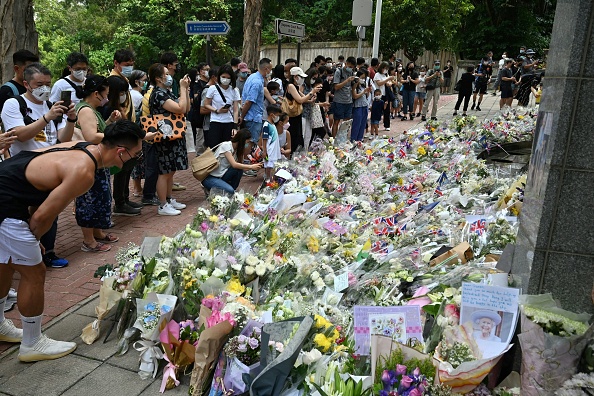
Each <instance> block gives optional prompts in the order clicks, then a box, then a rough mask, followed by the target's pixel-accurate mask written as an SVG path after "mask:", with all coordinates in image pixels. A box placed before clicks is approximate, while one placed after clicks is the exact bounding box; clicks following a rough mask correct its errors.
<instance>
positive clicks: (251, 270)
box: [245, 265, 255, 275]
mask: <svg viewBox="0 0 594 396" xmlns="http://www.w3.org/2000/svg"><path fill="white" fill-rule="evenodd" d="M254 272H255V269H254V267H252V266H250V265H248V266H246V267H245V274H246V275H252V274H253V273H254Z"/></svg>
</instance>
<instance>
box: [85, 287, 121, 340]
mask: <svg viewBox="0 0 594 396" xmlns="http://www.w3.org/2000/svg"><path fill="white" fill-rule="evenodd" d="M115 280H116V278H113V277H109V278H105V279H104V280H103V283H102V284H101V288H100V289H99V304H98V305H97V306H96V307H95V313H96V314H97V319H95V320H94V321H93V322H92V323H89V324H88V325H87V326H85V328H84V329H83V330H82V334H81V335H80V338H81V339H82V340H83V342H84V343H85V344H88V345H91V344H92V343H93V342H95V340H97V338H99V334H100V333H101V320H102V319H103V318H104V317H105V316H106V315H107V314H109V312H110V311H111V309H112V308H113V307H115V306H116V304H117V303H118V302H119V301H120V300H121V299H122V295H123V293H122V292H120V291H117V290H114V288H113V284H114V282H115Z"/></svg>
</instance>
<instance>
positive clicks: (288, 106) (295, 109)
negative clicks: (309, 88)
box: [281, 87, 303, 117]
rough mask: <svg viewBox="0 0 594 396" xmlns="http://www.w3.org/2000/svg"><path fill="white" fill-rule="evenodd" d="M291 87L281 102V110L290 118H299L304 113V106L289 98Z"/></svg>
mask: <svg viewBox="0 0 594 396" xmlns="http://www.w3.org/2000/svg"><path fill="white" fill-rule="evenodd" d="M288 91H289V87H287V92H285V96H284V97H283V100H282V101H281V110H282V111H283V113H287V115H288V116H289V117H297V116H300V115H301V114H302V113H303V105H302V104H301V103H298V102H297V101H296V100H295V99H291V100H290V99H289V98H287V95H289V92H288Z"/></svg>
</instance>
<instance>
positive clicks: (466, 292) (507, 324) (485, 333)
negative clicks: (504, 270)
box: [460, 283, 520, 358]
mask: <svg viewBox="0 0 594 396" xmlns="http://www.w3.org/2000/svg"><path fill="white" fill-rule="evenodd" d="M519 295H520V290H519V289H515V288H511V287H500V286H489V285H486V284H482V283H463V284H462V306H461V309H460V323H462V324H465V323H469V322H470V325H471V326H472V329H473V330H472V336H473V338H474V340H475V341H476V343H477V345H478V346H479V349H480V350H481V352H482V354H483V358H490V357H493V356H497V355H499V354H501V353H502V351H504V350H505V349H506V348H507V346H508V345H509V343H510V341H511V339H512V337H513V335H514V332H515V329H516V323H517V319H518V297H519Z"/></svg>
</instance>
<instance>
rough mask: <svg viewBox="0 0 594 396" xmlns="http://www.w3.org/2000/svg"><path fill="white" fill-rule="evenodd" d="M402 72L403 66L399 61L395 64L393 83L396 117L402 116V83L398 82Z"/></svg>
mask: <svg viewBox="0 0 594 396" xmlns="http://www.w3.org/2000/svg"><path fill="white" fill-rule="evenodd" d="M403 73H404V67H403V66H402V64H401V63H398V64H397V66H396V80H394V85H395V87H396V89H395V91H396V98H397V100H398V108H397V109H396V117H398V118H402V114H401V113H400V112H401V111H402V88H403V86H402V83H401V82H400V81H401V80H402V74H403Z"/></svg>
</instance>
